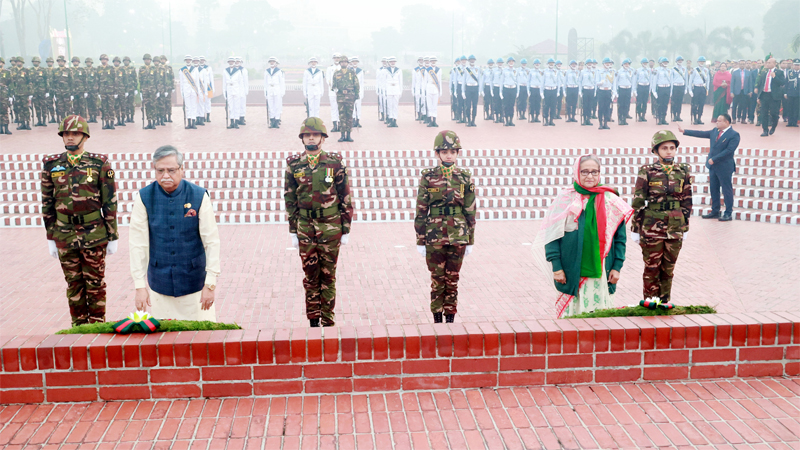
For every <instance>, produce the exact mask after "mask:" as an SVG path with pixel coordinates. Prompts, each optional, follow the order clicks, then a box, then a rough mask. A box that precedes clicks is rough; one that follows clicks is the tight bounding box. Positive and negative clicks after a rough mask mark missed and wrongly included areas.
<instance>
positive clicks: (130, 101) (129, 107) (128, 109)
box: [123, 91, 136, 116]
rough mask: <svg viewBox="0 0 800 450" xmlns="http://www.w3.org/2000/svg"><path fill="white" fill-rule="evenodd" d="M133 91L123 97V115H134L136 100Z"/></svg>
mask: <svg viewBox="0 0 800 450" xmlns="http://www.w3.org/2000/svg"><path fill="white" fill-rule="evenodd" d="M134 92H135V91H130V92H128V96H127V97H125V110H124V111H123V112H124V113H125V114H130V115H131V116H133V115H134V114H135V113H136V99H135V98H134V97H135V94H134Z"/></svg>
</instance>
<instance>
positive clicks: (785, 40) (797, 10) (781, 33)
mask: <svg viewBox="0 0 800 450" xmlns="http://www.w3.org/2000/svg"><path fill="white" fill-rule="evenodd" d="M798 17H800V1H797V0H778V1H776V2H775V3H773V4H772V7H770V8H769V10H767V12H766V13H765V14H764V19H763V24H764V28H763V30H764V42H763V44H762V45H761V49H762V50H764V53H765V54H766V53H770V52H772V53H773V54H774V55H775V56H777V57H786V56H789V53H790V52H792V53H794V55H797V54H798V50H800V49H798V48H797V47H795V48H792V41H793V40H796V39H797V27H798V26H797V23H798V22H797V19H798Z"/></svg>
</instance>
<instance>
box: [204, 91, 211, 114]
mask: <svg viewBox="0 0 800 450" xmlns="http://www.w3.org/2000/svg"><path fill="white" fill-rule="evenodd" d="M210 112H211V97H209V96H208V94H206V101H205V113H206V114H209V113H210Z"/></svg>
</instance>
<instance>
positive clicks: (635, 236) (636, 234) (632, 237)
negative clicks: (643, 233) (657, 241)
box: [631, 233, 640, 244]
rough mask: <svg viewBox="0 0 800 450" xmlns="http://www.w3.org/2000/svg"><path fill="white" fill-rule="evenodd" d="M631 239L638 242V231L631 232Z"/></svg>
mask: <svg viewBox="0 0 800 450" xmlns="http://www.w3.org/2000/svg"><path fill="white" fill-rule="evenodd" d="M631 239H633V242H636V243H637V244H638V243H639V240H640V237H639V233H631Z"/></svg>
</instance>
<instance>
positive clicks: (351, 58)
mask: <svg viewBox="0 0 800 450" xmlns="http://www.w3.org/2000/svg"><path fill="white" fill-rule="evenodd" d="M350 61H351V62H352V61H361V60H360V59H358V56H351V57H350Z"/></svg>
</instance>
